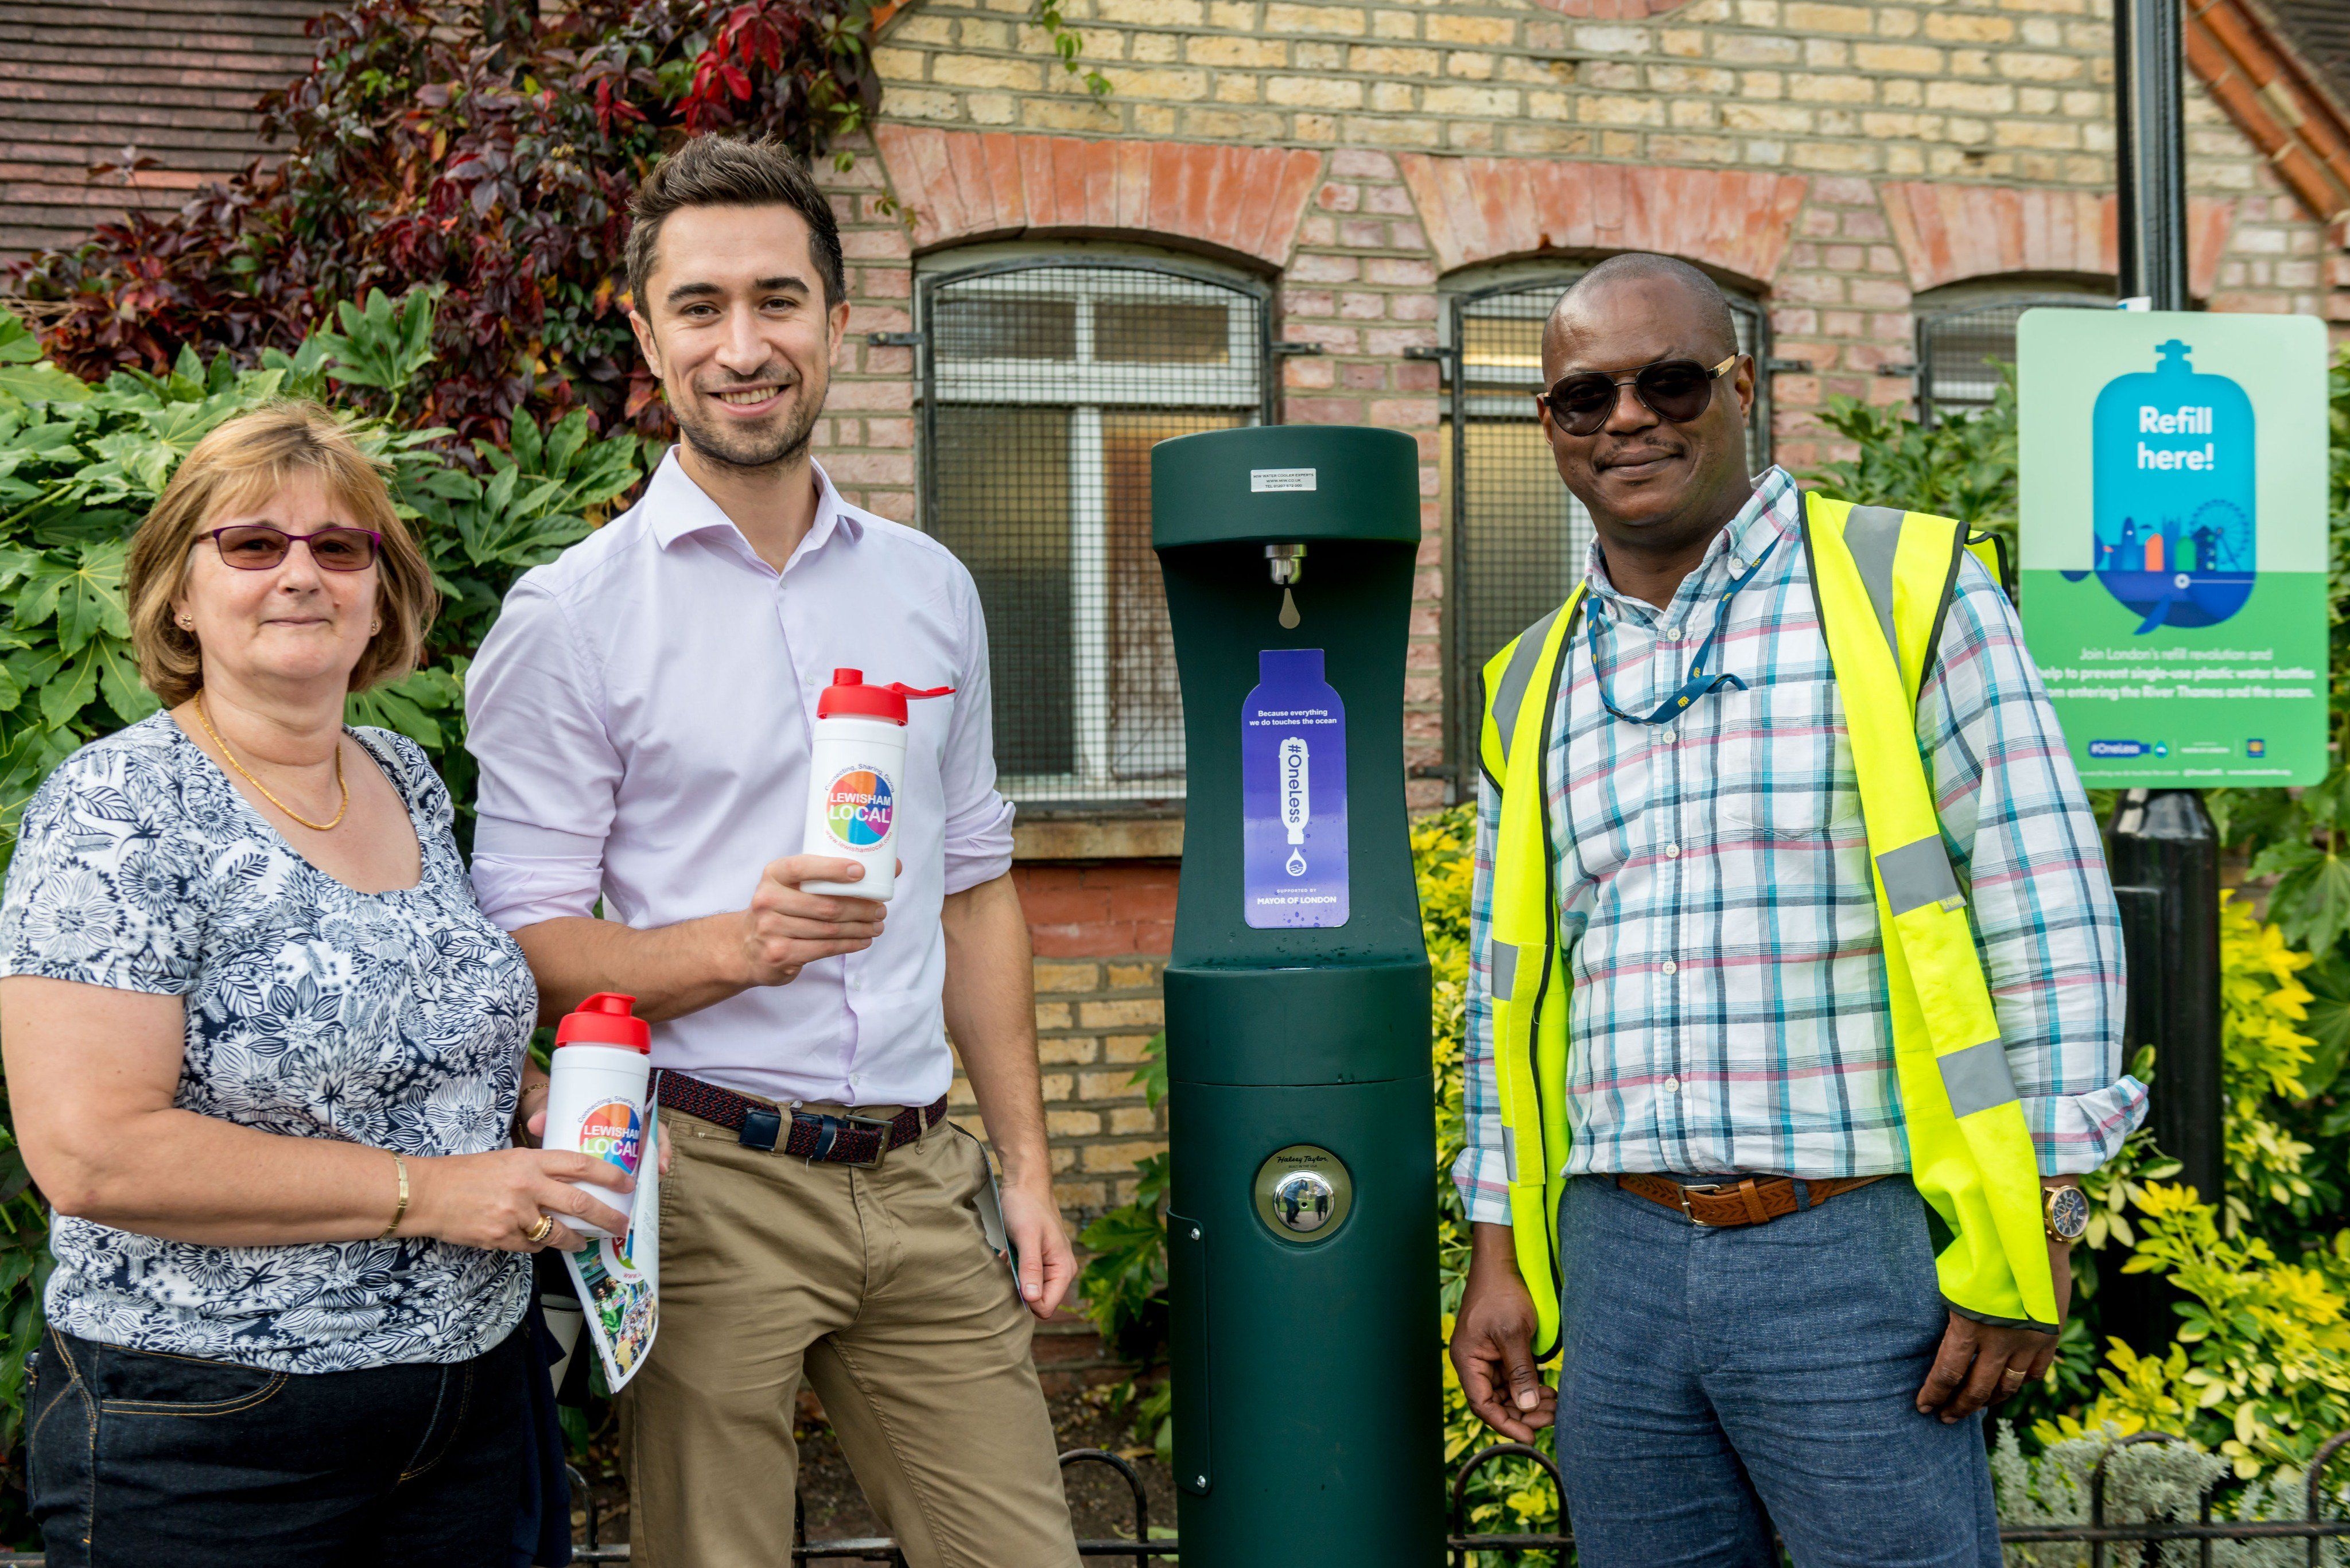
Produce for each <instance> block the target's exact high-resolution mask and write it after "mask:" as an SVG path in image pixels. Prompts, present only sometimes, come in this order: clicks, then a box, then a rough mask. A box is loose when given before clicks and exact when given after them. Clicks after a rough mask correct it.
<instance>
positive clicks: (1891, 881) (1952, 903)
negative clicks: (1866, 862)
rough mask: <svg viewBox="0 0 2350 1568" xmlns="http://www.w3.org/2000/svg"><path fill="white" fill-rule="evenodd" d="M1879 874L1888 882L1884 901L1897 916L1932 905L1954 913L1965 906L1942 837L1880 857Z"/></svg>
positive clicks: (1907, 845) (1922, 841)
mask: <svg viewBox="0 0 2350 1568" xmlns="http://www.w3.org/2000/svg"><path fill="white" fill-rule="evenodd" d="M1877 875H1878V876H1879V877H1884V878H1885V901H1886V903H1887V905H1888V906H1890V907H1891V909H1892V910H1893V912H1894V913H1895V914H1897V915H1906V914H1908V912H1909V911H1910V910H1912V909H1923V908H1925V907H1926V906H1927V905H1929V904H1939V905H1941V906H1942V907H1943V908H1944V909H1957V908H1959V906H1960V905H1961V904H1963V903H1965V902H1966V899H1965V898H1964V896H1962V895H1961V894H1960V892H1959V879H1958V877H1955V876H1954V875H1952V874H1951V871H1950V856H1949V855H1947V854H1945V853H1944V852H1943V849H1942V837H1941V835H1939V834H1936V835H1934V836H1932V837H1930V838H1921V839H1919V840H1918V841H1917V842H1916V843H1915V844H1905V845H1902V846H1900V847H1899V848H1898V849H1888V850H1887V851H1886V852H1885V853H1884V854H1882V855H1880V856H1878V857H1877Z"/></svg>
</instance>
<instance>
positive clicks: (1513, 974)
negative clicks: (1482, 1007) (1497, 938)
mask: <svg viewBox="0 0 2350 1568" xmlns="http://www.w3.org/2000/svg"><path fill="white" fill-rule="evenodd" d="M1517 991H1518V949H1517V944H1516V943H1514V942H1495V943H1494V944H1493V1000H1494V1001H1496V1002H1508V1001H1511V1000H1512V999H1513V998H1514V997H1515V996H1516V995H1517Z"/></svg>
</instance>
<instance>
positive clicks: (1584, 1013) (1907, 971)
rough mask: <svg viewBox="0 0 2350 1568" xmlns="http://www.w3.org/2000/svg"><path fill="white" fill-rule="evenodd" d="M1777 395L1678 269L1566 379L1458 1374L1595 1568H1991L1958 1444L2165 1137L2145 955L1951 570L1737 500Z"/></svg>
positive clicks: (1905, 549) (1999, 1392) (1461, 1173)
mask: <svg viewBox="0 0 2350 1568" xmlns="http://www.w3.org/2000/svg"><path fill="white" fill-rule="evenodd" d="M1754 375H1755V370H1754V362H1753V360H1752V358H1748V357H1747V356H1745V355H1742V354H1741V353H1739V352H1738V345H1737V339H1736V337H1735V334H1734V330H1733V327H1732V325H1731V316H1730V310H1729V307H1728V306H1727V305H1726V303H1725V302H1724V301H1723V299H1722V297H1721V292H1720V291H1719V290H1718V289H1716V288H1715V287H1714V286H1713V284H1712V283H1711V281H1710V280H1708V279H1707V278H1706V277H1705V275H1703V274H1701V273H1700V272H1698V271H1697V270H1696V269H1694V268H1692V267H1690V266H1689V265H1685V264H1683V263H1680V262H1677V261H1672V260H1669V259H1667V258H1665V257H1661V256H1652V255H1623V256H1617V257H1614V258H1612V259H1611V260H1609V261H1607V262H1603V263H1601V264H1600V265H1598V266H1596V267H1595V268H1593V269H1592V270H1591V271H1590V272H1589V273H1587V274H1586V275H1584V277H1583V278H1582V280H1581V281H1580V282H1578V283H1577V284H1576V285H1575V287H1574V288H1572V289H1571V290H1569V291H1568V292H1567V295H1566V296H1565V298H1564V299H1562V300H1561V301H1560V302H1559V305H1558V308H1557V310H1556V311H1555V313H1554V314H1553V315H1552V317H1551V319H1550V324H1549V327H1548V328H1547V329H1546V331H1545V332H1544V338H1543V377H1544V387H1545V389H1544V391H1543V392H1542V393H1541V394H1540V399H1541V402H1542V424H1543V431H1544V435H1545V436H1546V437H1547V438H1548V440H1549V441H1550V443H1551V448H1552V451H1553V452H1554V453H1555V456H1556V459H1557V462H1558V471H1559V474H1560V477H1562V478H1563V479H1564V480H1565V482H1566V487H1567V488H1568V489H1569V490H1571V491H1572V492H1574V493H1575V497H1576V498H1577V499H1578V500H1580V501H1581V502H1582V503H1583V504H1584V506H1585V507H1586V508H1587V509H1588V511H1589V513H1590V514H1591V519H1592V523H1593V525H1594V527H1595V529H1596V532H1597V535H1598V539H1597V544H1596V548H1595V549H1594V550H1593V552H1592V555H1591V559H1590V563H1589V566H1588V569H1587V571H1586V574H1585V575H1584V577H1583V580H1582V582H1581V585H1580V586H1579V587H1576V588H1575V591H1574V593H1573V595H1572V597H1569V598H1568V599H1567V601H1566V602H1565V604H1564V605H1561V606H1560V607H1558V608H1557V609H1556V610H1555V611H1554V612H1553V613H1552V614H1550V615H1548V616H1545V617H1544V618H1543V619H1541V620H1539V621H1537V622H1535V623H1534V625H1533V626H1531V627H1529V628H1526V630H1525V631H1524V632H1523V634H1521V635H1520V636H1519V638H1518V639H1516V640H1515V641H1513V642H1512V643H1511V644H1510V645H1509V646H1508V647H1507V648H1504V649H1502V650H1501V651H1500V652H1499V653H1498V654H1496V655H1495V656H1494V657H1493V659H1492V662H1491V663H1490V664H1488V665H1487V666H1486V669H1485V679H1484V724H1483V734H1482V744H1481V746H1480V758H1481V761H1482V775H1483V776H1482V782H1481V784H1480V787H1479V792H1478V808H1479V809H1478V833H1477V877H1476V890H1475V898H1474V904H1473V906H1472V908H1473V913H1474V927H1473V930H1472V935H1471V949H1472V965H1471V974H1470V981H1469V1026H1468V1036H1469V1038H1468V1067H1469V1092H1468V1104H1469V1128H1470V1139H1469V1142H1470V1147H1469V1148H1468V1150H1467V1152H1466V1153H1464V1154H1463V1155H1462V1157H1461V1162H1460V1164H1459V1166H1458V1167H1457V1168H1456V1169H1455V1171H1454V1178H1455V1179H1456V1181H1457V1182H1458V1183H1459V1185H1460V1187H1461V1194H1462V1197H1463V1199H1464V1201H1465V1202H1466V1203H1467V1205H1468V1210H1469V1217H1470V1219H1471V1220H1472V1221H1473V1222H1474V1232H1475V1249H1474V1253H1473V1258H1472V1262H1471V1266H1470V1274H1469V1282H1468V1287H1467V1290H1466V1293H1464V1295H1463V1297H1462V1300H1461V1311H1460V1314H1459V1318H1458V1321H1457V1323H1456V1325H1455V1327H1454V1331H1453V1338H1452V1359H1453V1364H1454V1366H1455V1367H1456V1368H1457V1369H1458V1370H1459V1373H1460V1376H1461V1385H1462V1386H1463V1388H1464V1389H1465V1390H1466V1391H1467V1394H1468V1397H1469V1401H1470V1403H1471V1406H1473V1407H1475V1408H1476V1410H1477V1412H1478V1414H1479V1415H1480V1416H1481V1417H1483V1418H1484V1420H1485V1421H1486V1422H1487V1423H1488V1424H1490V1425H1491V1426H1492V1427H1493V1428H1495V1429H1497V1430H1499V1431H1501V1432H1503V1433H1504V1434H1506V1435H1507V1436H1509V1437H1512V1438H1519V1439H1521V1440H1524V1439H1528V1438H1532V1437H1533V1435H1534V1428H1538V1427H1543V1426H1547V1425H1550V1424H1551V1422H1552V1421H1553V1420H1554V1419H1555V1420H1556V1422H1557V1424H1558V1428H1559V1436H1558V1457H1559V1460H1560V1463H1561V1467H1562V1469H1563V1470H1564V1472H1565V1481H1566V1501H1567V1510H1568V1514H1569V1518H1570V1522H1571V1525H1572V1528H1573V1530H1574V1532H1575V1542H1576V1547H1577V1550H1578V1552H1579V1553H1580V1556H1579V1559H1578V1560H1579V1562H1580V1563H1581V1564H1582V1568H1681V1565H1687V1568H1700V1565H1702V1568H1769V1565H1771V1564H1774V1563H1777V1561H1778V1557H1777V1554H1776V1552H1775V1551H1774V1550H1773V1545H1772V1542H1771V1532H1772V1530H1773V1527H1775V1528H1776V1529H1777V1530H1778V1532H1780V1533H1781V1534H1782V1535H1783V1537H1784V1538H1785V1540H1786V1542H1787V1543H1788V1545H1789V1547H1790V1548H1791V1549H1792V1550H1793V1552H1794V1560H1795V1562H1796V1563H1799V1564H1801V1565H1802V1568H1826V1565H1831V1564H1833V1565H1837V1568H1896V1565H1914V1568H1928V1565H1931V1568H1998V1564H1999V1562H2000V1550H1999V1540H1998V1521H1997V1519H1996V1518H1995V1516H1994V1514H1993V1511H1992V1506H1991V1472H1990V1467H1989V1465H1988V1464H1987V1462H1986V1460H1985V1456H1984V1448H1983V1434H1982V1416H1981V1412H1982V1410H1983V1408H1984V1407H1986V1406H1988V1405H1991V1404H1994V1403H1996V1402H1998V1401H1999V1400H2002V1399H2004V1398H2006V1397H2009V1396H2011V1395H2012V1394H2014V1393H2015V1391H2016V1390H2017V1389H2019V1388H2021V1387H2022V1386H2023V1385H2024V1384H2025V1383H2026V1382H2027V1381H2029V1380H2030V1379H2032V1378H2033V1377H2036V1376H2040V1375H2041V1374H2042V1373H2043V1371H2044V1370H2045V1369H2046V1367H2047V1366H2048V1363H2049V1361H2050V1359H2051V1358H2052V1357H2053V1356H2054V1353H2055V1346H2056V1333H2057V1330H2058V1328H2059V1326H2060V1325H2061V1324H2063V1322H2064V1309H2065V1302H2066V1298H2067V1297H2068V1295H2069V1294H2070V1291H2071V1283H2072V1278H2071V1269H2070V1266H2069V1262H2068V1257H2067V1251H2068V1248H2069V1245H2070V1243H2071V1241H2073V1240H2074V1239H2077V1238H2078V1236H2079V1235H2080V1234H2081V1231H2082V1230H2083V1229H2084V1228H2085V1223H2086V1219H2087V1210H2086V1205H2085V1201H2084V1199H2082V1197H2081V1194H2080V1191H2079V1189H2078V1186H2077V1178H2078V1176H2079V1175H2080V1174H2081V1173H2083V1172H2085V1171H2089V1170H2093V1169H2095V1168H2096V1167H2097V1166H2098V1165H2099V1164H2101V1163H2102V1162H2103V1161H2105V1160H2106V1158H2109V1157H2110V1156H2111V1155H2112V1154H2113V1153H2114V1151H2115V1150H2116V1148H2117V1147H2119V1146H2120V1144H2121V1141H2122V1139H2123V1138H2124V1137H2126V1136H2127V1135H2128V1133H2129V1131H2130V1130H2131V1128H2133V1127H2136V1126H2137V1123H2138V1121H2139V1120H2140V1119H2141V1118H2142V1117H2143V1116H2144V1115H2145V1112H2146V1090H2145V1088H2144V1086H2143V1085H2140V1084H2138V1083H2137V1081H2136V1080H2134V1079H2132V1078H2130V1077H2128V1076H2126V1075H2124V1073H2123V1071H2122V1060H2121V1018H2122V955H2121V942H2120V921H2119V919H2118V916H2117V914H2116V909H2115V906H2114V898H2113V890H2112V888H2111V887H2110V885H2109V883H2108V880H2107V877H2106V867H2105V859H2104V856H2103V854H2102V852H2101V850H2100V847H2099V845H2098V840H2097V830H2096V824H2095V820H2094V819H2093V818H2092V816H2091V815H2090V813H2089V805H2088V801H2087V798H2086V797H2085V794H2083V792H2082V789H2081V784H2080V780H2079V777H2078V776H2077V775H2076V774H2074V770H2073V766H2072V763H2071V762H2070V761H2069V760H2068V758H2067V756H2066V753H2065V750H2064V738H2063V736H2062V735H2061V734H2059V733H2058V731H2057V727H2056V721H2055V717H2054V714H2053V713H2052V712H2051V711H2049V707H2048V701H2047V697H2046V694H2045V693H2044V692H2043V691H2042V689H2041V686H2040V682H2039V680H2038V679H2037V678H2036V677H2035V676H2034V674H2033V669H2032V666H2031V663H2030V661H2029V659H2027V657H2026V655H2025V652H2024V648H2023V642H2022V634H2021V632H2020V630H2019V628H2018V627H2017V624H2016V618H2015V615H2014V612H2013V611H2012V608H2011V607H2010V606H2009V604H2008V601H2007V598H2006V597H2005V595H2004V593H2003V592H2002V589H2001V587H2000V585H1999V583H1998V582H1997V580H1996V579H1995V578H1994V576H1992V574H1991V572H1990V571H1989V570H1986V569H1985V567H1984V566H1983V564H1982V563H1981V560H1979V559H1978V558H1977V556H1976V555H1975V554H1974V553H1973V552H1972V551H1971V550H1970V547H1969V541H1968V539H1967V537H1966V530H1965V529H1964V528H1963V527H1961V526H1960V524H1957V523H1954V522H1952V521H1951V520H1950V519H1948V518H1941V517H1930V516H1926V515H1923V514H1916V513H1909V514H1904V513H1900V512H1896V511H1891V510H1887V509H1885V508H1881V507H1866V506H1853V505H1851V504H1848V503H1846V502H1842V501H1832V500H1829V499H1827V498H1825V497H1824V496H1819V495H1813V496H1809V497H1806V496H1804V495H1803V494H1802V493H1799V492H1798V491H1797V490H1796V488H1795V485H1794V481H1793V480H1792V479H1790V478H1789V477H1788V475H1787V474H1786V472H1784V471H1783V470H1781V469H1778V468H1772V469H1769V470H1767V471H1766V472H1764V473H1763V475H1762V476H1761V477H1760V478H1759V479H1756V478H1750V477H1749V476H1748V473H1747V471H1746V467H1745V462H1744V458H1745V447H1744V439H1743V438H1744V428H1745V420H1746V414H1747V410H1748V408H1749V406H1750V405H1751V404H1752V399H1753V388H1754ZM1554 1352H1558V1353H1560V1354H1561V1362H1560V1367H1559V1373H1558V1379H1557V1386H1556V1387H1555V1389H1554V1388H1552V1387H1549V1386H1545V1385H1544V1382H1543V1380H1542V1378H1541V1376H1540V1374H1539V1372H1538V1371H1537V1370H1536V1364H1537V1363H1538V1362H1539V1361H1542V1360H1544V1359H1546V1358H1548V1357H1549V1356H1550V1355H1552V1354H1553V1353H1554Z"/></svg>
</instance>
